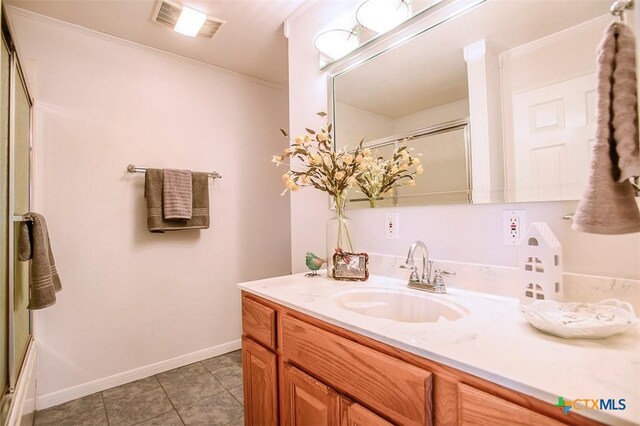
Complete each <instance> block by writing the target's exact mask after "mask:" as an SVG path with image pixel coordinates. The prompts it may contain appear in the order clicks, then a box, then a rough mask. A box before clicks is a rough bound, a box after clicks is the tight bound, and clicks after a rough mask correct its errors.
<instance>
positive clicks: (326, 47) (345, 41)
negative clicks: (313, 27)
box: [313, 30, 360, 60]
mask: <svg viewBox="0 0 640 426" xmlns="http://www.w3.org/2000/svg"><path fill="white" fill-rule="evenodd" d="M313 44H314V45H315V46H316V49H318V51H319V52H320V53H322V54H324V55H326V56H328V57H329V58H330V59H333V60H337V59H340V58H342V57H343V56H345V55H346V54H347V53H349V52H351V51H352V50H355V49H356V48H358V46H359V45H360V44H359V42H358V37H357V36H356V34H355V32H353V31H348V30H329V31H325V32H323V33H320V34H318V35H317V36H316V38H315V40H314V41H313Z"/></svg>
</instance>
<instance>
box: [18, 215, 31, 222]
mask: <svg viewBox="0 0 640 426" xmlns="http://www.w3.org/2000/svg"><path fill="white" fill-rule="evenodd" d="M13 221H14V222H33V219H31V218H30V217H24V216H18V215H15V214H14V215H13Z"/></svg>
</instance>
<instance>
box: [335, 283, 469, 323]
mask: <svg viewBox="0 0 640 426" xmlns="http://www.w3.org/2000/svg"><path fill="white" fill-rule="evenodd" d="M446 297H447V296H446V295H430V294H426V293H425V294H422V293H418V292H417V290H404V291H402V290H386V289H372V288H362V289H349V290H342V291H339V292H336V293H335V295H334V296H333V300H334V301H335V302H336V303H337V304H338V306H340V307H341V308H344V309H347V310H350V311H353V312H357V313H359V314H361V315H366V316H369V317H375V318H386V319H390V320H394V321H401V322H436V321H438V320H441V319H444V320H449V321H455V320H458V319H460V318H462V317H464V316H465V315H467V314H468V313H469V311H468V310H467V309H465V308H464V307H462V306H460V305H458V304H457V303H454V302H450V301H447V300H443V299H445V298H446Z"/></svg>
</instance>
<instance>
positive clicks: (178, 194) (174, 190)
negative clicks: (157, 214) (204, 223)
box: [162, 169, 193, 219]
mask: <svg viewBox="0 0 640 426" xmlns="http://www.w3.org/2000/svg"><path fill="white" fill-rule="evenodd" d="M163 172H164V178H163V182H162V197H163V198H162V209H163V211H162V213H163V216H164V218H165V219H191V215H192V209H191V208H192V203H193V193H192V189H191V171H190V170H174V169H164V171H163Z"/></svg>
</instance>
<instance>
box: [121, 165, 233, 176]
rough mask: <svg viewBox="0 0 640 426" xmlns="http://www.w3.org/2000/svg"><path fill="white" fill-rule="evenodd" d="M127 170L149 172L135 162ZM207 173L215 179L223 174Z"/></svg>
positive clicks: (130, 171)
mask: <svg viewBox="0 0 640 426" xmlns="http://www.w3.org/2000/svg"><path fill="white" fill-rule="evenodd" d="M127 171H128V172H129V173H146V172H147V167H138V166H136V165H134V164H129V165H128V166H127ZM207 174H208V175H209V177H210V178H213V179H221V178H222V175H221V174H220V173H218V172H207Z"/></svg>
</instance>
